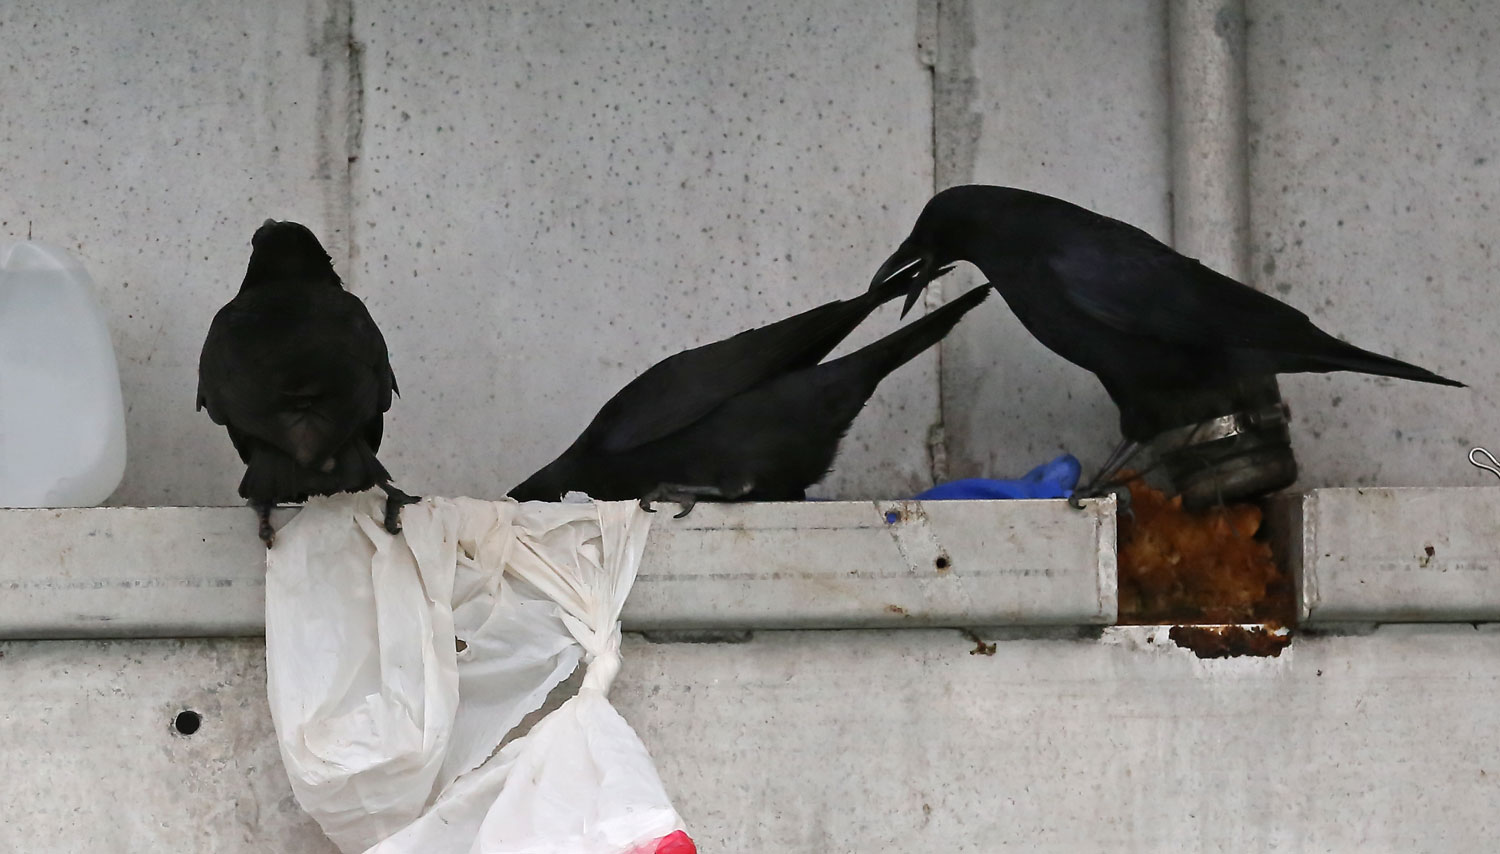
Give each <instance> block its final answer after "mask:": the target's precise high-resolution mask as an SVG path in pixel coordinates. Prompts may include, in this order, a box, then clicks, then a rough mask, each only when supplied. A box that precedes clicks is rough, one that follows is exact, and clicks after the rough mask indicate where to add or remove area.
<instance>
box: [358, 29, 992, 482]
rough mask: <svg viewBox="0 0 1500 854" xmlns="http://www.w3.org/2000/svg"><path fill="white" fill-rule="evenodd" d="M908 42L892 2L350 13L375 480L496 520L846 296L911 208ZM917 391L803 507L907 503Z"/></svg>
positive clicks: (924, 429)
mask: <svg viewBox="0 0 1500 854" xmlns="http://www.w3.org/2000/svg"><path fill="white" fill-rule="evenodd" d="M916 26H917V13H916V5H915V3H914V2H887V3H878V4H869V3H863V2H836V3H818V4H788V3H753V2H736V3H718V4H710V5H709V6H707V7H705V6H704V5H703V4H700V3H696V2H686V0H683V2H675V0H674V2H670V3H665V4H663V3H645V2H638V3H612V2H586V3H572V4H568V5H567V6H566V7H558V6H556V5H555V4H548V3H509V4H502V5H499V6H490V7H486V6H477V5H471V4H456V5H446V6H431V5H424V6H420V7H418V6H412V5H411V4H409V3H396V2H369V3H360V4H359V5H358V7H357V10H356V14H355V36H356V38H357V39H359V41H360V42H361V43H362V44H364V46H365V53H364V56H365V70H364V116H365V132H364V136H363V144H362V146H361V153H360V160H359V162H358V164H357V167H356V170H355V184H354V202H355V215H354V218H355V221H356V244H357V247H358V261H357V267H358V275H357V276H356V278H357V279H358V280H359V281H360V283H361V286H362V288H363V289H364V291H365V293H366V294H367V295H368V297H369V299H370V305H371V310H372V311H373V312H374V314H375V317H376V318H377V319H378V320H380V322H381V323H382V325H383V327H384V329H385V330H386V336H387V339H388V340H389V341H390V344H391V348H392V350H393V360H394V363H395V366H396V370H397V373H398V376H399V377H400V380H401V388H402V391H403V394H404V396H403V397H402V399H401V400H400V401H399V402H398V403H397V405H396V407H395V409H394V412H393V415H392V417H391V419H390V421H389V432H388V436H389V439H388V442H389V447H390V452H389V454H388V455H387V456H385V457H384V458H385V459H386V460H387V462H388V463H389V465H390V467H391V469H392V470H393V471H395V472H398V473H399V474H400V476H401V477H402V478H405V479H408V480H409V481H410V484H411V488H413V489H416V490H426V491H429V492H434V493H438V494H468V495H474V496H477V497H498V496H499V495H501V494H502V493H503V491H504V489H506V488H508V487H509V486H512V485H514V484H515V483H517V482H519V481H520V480H521V479H522V478H524V477H525V476H526V475H528V474H530V473H531V472H532V471H533V470H535V469H536V468H538V467H540V466H541V465H543V464H544V463H546V462H547V461H549V460H550V459H551V458H552V457H554V456H556V455H557V454H558V453H559V452H561V451H562V450H563V449H564V448H565V447H566V446H567V445H568V443H570V442H571V441H572V440H573V438H574V436H576V435H577V434H578V433H579V432H580V431H581V430H582V429H583V427H584V426H585V425H586V424H587V423H588V419H589V418H591V417H592V416H593V414H594V412H596V411H597V409H598V407H599V406H600V405H601V404H603V403H604V401H605V400H607V399H608V398H609V396H610V395H611V394H613V393H614V391H615V390H616V389H618V388H619V387H620V386H621V385H623V384H624V383H626V382H627V381H629V380H630V379H632V378H633V377H634V376H635V375H637V374H638V373H640V372H641V371H643V370H644V369H646V368H647V367H649V366H650V365H651V364H652V363H654V362H656V361H657V360H659V359H661V358H663V357H665V356H668V355H670V354H672V353H674V352H676V351H678V350H681V349H684V348H686V347H689V346H695V345H698V344H703V343H707V342H709V341H712V340H716V339H718V338H722V337H725V336H728V335H730V334H733V333H736V332H739V331H741V330H744V329H747V328H750V327H753V326H759V325H762V324H764V323H767V322H770V321H772V320H776V319H779V318H781V317H784V316H786V315H788V314H791V313H794V312H796V311H801V310H804V309H807V308H811V307H813V306H814V305H817V304H819V303H822V302H825V301H827V300H831V299H838V298H844V297H848V296H853V295H855V294H858V293H861V292H863V291H864V290H865V288H866V286H867V285H868V284H869V277H870V275H871V274H873V273H874V271H875V268H876V267H877V266H878V265H879V264H880V262H881V261H882V260H883V259H884V257H885V254H887V253H888V252H889V247H888V246H887V243H888V242H889V241H891V240H892V239H893V238H894V237H895V235H896V234H897V232H898V231H900V230H901V229H902V228H903V227H905V225H907V224H909V223H907V218H908V217H909V216H910V215H911V212H910V210H909V203H910V202H911V201H913V200H917V199H921V198H923V197H924V196H926V195H927V194H929V193H930V192H931V188H932V173H931V168H932V167H931V163H932V160H931V154H930V145H931V138H932V131H931V96H930V91H929V84H928V77H927V74H926V72H925V70H924V69H923V68H922V66H921V65H920V64H919V63H918V61H917V54H916V46H915V45H916ZM986 308H987V309H989V308H992V307H990V306H986ZM895 314H896V312H895V310H894V309H889V310H887V311H886V312H884V313H883V314H882V315H881V316H880V317H879V319H878V320H877V321H876V322H874V323H872V324H871V325H870V327H869V328H867V329H862V330H861V331H860V333H859V334H858V335H857V336H856V339H855V340H856V341H868V340H870V339H872V338H873V337H874V335H875V333H876V332H878V331H883V330H888V329H890V328H892V327H893V325H894V324H895ZM935 365H936V358H935V355H932V354H924V355H923V356H922V357H919V358H918V359H917V360H916V361H915V362H914V363H913V364H911V365H908V366H906V367H905V368H903V369H902V370H901V371H900V372H899V373H898V374H896V375H895V376H893V377H891V378H890V379H889V380H887V382H886V383H884V384H883V385H882V386H881V388H880V390H879V391H878V392H877V393H876V395H875V398H874V400H873V401H872V402H871V403H870V405H869V406H868V407H866V409H865V411H864V413H863V414H862V415H861V416H860V418H859V420H858V421H857V422H856V423H855V426H854V429H853V431H852V432H851V433H850V435H849V437H848V438H847V439H846V440H845V441H844V445H843V454H842V455H841V457H840V458H839V460H838V462H837V463H836V464H835V472H834V474H833V475H832V477H830V478H829V480H828V481H827V484H826V486H825V487H823V488H822V489H821V490H819V491H818V492H819V494H822V495H827V496H837V497H845V498H876V497H904V496H908V495H911V494H913V493H914V492H915V491H917V490H920V489H921V488H923V487H925V486H926V485H928V484H929V482H930V475H929V464H928V452H927V437H928V430H929V427H930V426H931V425H932V424H933V423H934V422H935V421H936V420H937V384H936V367H935Z"/></svg>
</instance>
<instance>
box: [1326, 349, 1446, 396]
mask: <svg viewBox="0 0 1500 854" xmlns="http://www.w3.org/2000/svg"><path fill="white" fill-rule="evenodd" d="M1333 340H1334V341H1335V342H1336V343H1337V345H1338V346H1336V347H1330V348H1328V349H1327V350H1325V351H1323V352H1320V353H1318V354H1317V355H1316V356H1315V357H1314V358H1315V359H1316V360H1317V362H1318V363H1319V365H1320V367H1319V368H1317V370H1322V371H1356V372H1358V373H1361V374H1374V375H1376V376H1380V377H1395V378H1396V379H1402V380H1413V381H1415V382H1419V383H1433V384H1434V385H1446V386H1454V387H1457V388H1467V387H1468V386H1466V385H1464V384H1463V383H1461V382H1459V381H1457V380H1450V379H1448V378H1447V377H1444V376H1439V375H1438V374H1435V373H1433V372H1432V371H1429V370H1427V369H1426V368H1419V367H1417V366H1416V365H1413V364H1411V363H1410V362H1403V361H1401V360H1400V359H1393V358H1391V357H1390V356H1382V355H1380V354H1379V353H1371V352H1370V351H1369V350H1361V349H1360V348H1358V347H1356V346H1354V345H1353V344H1348V343H1345V342H1343V341H1339V340H1338V339H1333Z"/></svg>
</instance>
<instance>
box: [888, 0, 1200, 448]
mask: <svg viewBox="0 0 1500 854" xmlns="http://www.w3.org/2000/svg"><path fill="white" fill-rule="evenodd" d="M939 10H940V14H939V20H938V37H939V40H938V47H937V66H936V70H935V74H936V80H935V85H936V89H935V91H936V103H935V121H936V123H937V124H936V127H937V133H936V140H937V182H938V185H939V186H942V187H946V186H951V185H954V184H964V183H971V182H974V183H983V184H1005V185H1011V186H1017V187H1024V188H1026V189H1030V190H1037V191H1040V192H1044V193H1049V194H1052V195H1056V196H1060V197H1062V198H1065V199H1068V200H1069V201H1073V202H1076V203H1078V204H1081V205H1084V206H1086V207H1090V208H1093V209H1095V210H1098V211H1100V212H1101V213H1105V214H1108V215H1110V216H1114V217H1119V218H1121V219H1124V220H1126V221H1128V222H1131V223H1133V224H1135V225H1137V226H1140V227H1141V228H1144V229H1146V230H1147V231H1149V232H1151V233H1152V234H1154V235H1156V236H1157V237H1160V238H1162V239H1170V237H1171V233H1170V232H1171V210H1170V204H1169V198H1168V195H1169V193H1168V191H1169V189H1170V186H1171V180H1170V176H1169V163H1170V152H1169V149H1168V86H1167V72H1168V67H1167V52H1166V24H1167V15H1166V6H1165V4H1164V3H1163V2H1160V0H1134V2H1128V3H1108V4H1101V3H1090V2H1084V0H1068V2H1055V0H1024V2H1009V3H969V2H958V3H946V2H945V3H942V4H940V6H939ZM923 201H925V197H923V196H918V197H913V198H911V199H910V200H909V201H908V202H907V207H906V209H905V211H904V213H905V216H906V224H905V227H906V228H909V227H910V223H911V222H912V221H913V220H915V219H916V216H917V213H918V212H919V211H920V210H921V204H922V202H923ZM903 236H905V233H904V231H902V233H900V234H897V233H892V234H891V236H890V238H889V240H890V242H891V245H892V246H894V245H895V241H896V240H899V239H900V238H901V237H903ZM944 281H945V282H947V284H946V288H947V293H948V294H950V295H953V294H957V293H959V292H961V290H962V289H964V288H967V287H970V286H972V284H973V283H977V282H978V281H980V279H979V277H978V274H977V273H974V272H972V268H969V267H967V266H966V267H965V269H964V270H962V271H959V272H957V273H954V274H952V275H951V276H949V277H948V279H945V280H944ZM987 308H989V307H987ZM993 308H994V310H988V311H984V312H975V313H974V315H973V316H972V317H970V318H966V319H965V321H964V323H963V324H962V325H961V326H959V327H958V328H957V329H956V330H955V331H954V333H953V334H952V335H950V336H949V337H948V339H947V340H946V341H945V342H944V346H943V419H944V425H945V429H946V433H947V439H948V449H949V454H950V465H951V474H952V475H953V476H954V477H964V476H975V475H988V476H993V477H1012V476H1017V475H1020V474H1022V473H1024V472H1026V471H1027V470H1028V469H1029V468H1031V467H1032V466H1034V465H1036V464H1037V463H1040V462H1042V461H1044V460H1047V459H1050V458H1051V457H1052V456H1054V455H1055V454H1057V453H1058V452H1059V451H1063V450H1066V451H1071V452H1072V453H1074V454H1075V455H1077V456H1078V457H1079V459H1081V460H1082V461H1083V463H1084V466H1085V470H1089V469H1091V468H1092V467H1093V466H1096V465H1098V464H1099V463H1101V462H1103V461H1104V457H1105V456H1106V455H1107V454H1108V452H1109V450H1110V448H1112V447H1113V446H1114V444H1115V442H1117V441H1118V439H1119V428H1118V414H1117V413H1116V411H1115V408H1114V406H1113V405H1112V404H1111V403H1110V402H1109V398H1108V397H1107V396H1106V395H1105V393H1104V389H1103V388H1102V387H1101V386H1100V385H1099V383H1098V381H1097V380H1096V379H1094V377H1093V375H1092V374H1089V373H1088V372H1086V371H1084V370H1083V369H1081V368H1077V367H1075V366H1073V365H1071V364H1069V363H1068V362H1065V361H1063V360H1062V359H1061V358H1060V357H1058V356H1056V355H1055V354H1053V353H1052V352H1051V351H1049V350H1047V349H1046V348H1045V347H1043V346H1042V345H1041V344H1039V343H1037V342H1036V341H1035V340H1034V339H1033V338H1032V337H1031V336H1030V334H1028V333H1027V332H1026V331H1025V330H1024V329H1023V328H1022V327H1021V325H1020V323H1019V322H1017V321H1016V319H1015V317H1014V316H1013V315H1012V314H1011V313H1010V312H1009V311H1008V310H1006V308H1005V306H1004V305H1000V304H997V305H996V306H994V307H993Z"/></svg>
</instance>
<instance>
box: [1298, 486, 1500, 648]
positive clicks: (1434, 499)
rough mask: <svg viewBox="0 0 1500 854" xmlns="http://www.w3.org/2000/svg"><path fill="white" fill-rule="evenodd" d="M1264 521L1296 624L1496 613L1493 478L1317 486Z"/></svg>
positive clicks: (1498, 587)
mask: <svg viewBox="0 0 1500 854" xmlns="http://www.w3.org/2000/svg"><path fill="white" fill-rule="evenodd" d="M1268 521H1269V523H1270V525H1271V528H1272V531H1273V533H1274V535H1275V540H1276V541H1277V543H1278V550H1279V551H1280V552H1281V559H1282V560H1283V561H1284V562H1285V563H1284V565H1285V566H1287V568H1288V569H1289V570H1290V571H1291V572H1292V574H1293V578H1294V580H1295V583H1296V585H1297V590H1298V595H1299V599H1300V618H1301V621H1302V623H1304V624H1308V625H1317V624H1320V623H1345V622H1471V621H1483V620H1497V619H1500V488H1493V487H1487V488H1484V487H1481V488H1461V487H1443V488H1407V489H1376V488H1369V489H1315V490H1313V491H1311V492H1308V493H1306V494H1305V495H1300V496H1288V497H1286V498H1284V499H1280V500H1278V501H1276V502H1273V503H1272V506H1271V512H1270V513H1269V514H1268Z"/></svg>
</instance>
